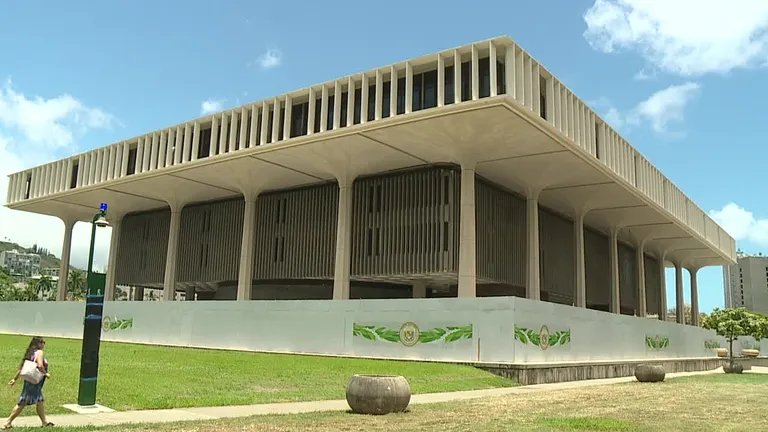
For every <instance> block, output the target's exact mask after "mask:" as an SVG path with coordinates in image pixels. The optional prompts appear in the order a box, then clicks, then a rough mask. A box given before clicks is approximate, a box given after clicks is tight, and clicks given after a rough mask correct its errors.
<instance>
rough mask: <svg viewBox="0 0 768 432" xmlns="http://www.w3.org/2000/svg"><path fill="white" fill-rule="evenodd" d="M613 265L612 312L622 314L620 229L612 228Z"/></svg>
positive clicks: (611, 263)
mask: <svg viewBox="0 0 768 432" xmlns="http://www.w3.org/2000/svg"><path fill="white" fill-rule="evenodd" d="M608 251H609V258H610V265H611V312H613V313H615V314H621V297H620V296H621V293H620V291H619V229H618V227H616V228H612V229H611V239H610V244H609V245H608Z"/></svg>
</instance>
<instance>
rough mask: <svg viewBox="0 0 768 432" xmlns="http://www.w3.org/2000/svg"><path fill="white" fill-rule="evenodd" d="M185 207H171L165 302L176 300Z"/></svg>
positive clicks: (166, 260) (164, 290) (166, 259)
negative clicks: (177, 263)
mask: <svg viewBox="0 0 768 432" xmlns="http://www.w3.org/2000/svg"><path fill="white" fill-rule="evenodd" d="M182 208H183V206H173V205H172V206H171V226H170V228H169V230H168V253H167V254H166V257H165V278H164V281H163V300H166V301H172V300H174V299H175V298H176V261H177V257H178V255H179V230H180V229H181V209H182Z"/></svg>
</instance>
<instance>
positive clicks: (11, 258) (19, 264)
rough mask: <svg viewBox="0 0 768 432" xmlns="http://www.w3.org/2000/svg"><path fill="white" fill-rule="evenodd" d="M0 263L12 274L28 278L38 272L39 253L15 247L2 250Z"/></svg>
mask: <svg viewBox="0 0 768 432" xmlns="http://www.w3.org/2000/svg"><path fill="white" fill-rule="evenodd" d="M0 265H2V266H3V267H4V268H5V269H7V270H8V272H9V273H11V275H13V276H16V277H22V278H29V277H32V276H36V275H39V274H40V255H38V254H33V253H23V252H19V251H17V250H15V249H13V250H8V251H3V252H0Z"/></svg>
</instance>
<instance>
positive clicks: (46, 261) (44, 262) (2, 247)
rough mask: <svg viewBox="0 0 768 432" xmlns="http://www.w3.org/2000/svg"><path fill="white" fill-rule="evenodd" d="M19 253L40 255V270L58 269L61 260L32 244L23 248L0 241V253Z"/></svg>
mask: <svg viewBox="0 0 768 432" xmlns="http://www.w3.org/2000/svg"><path fill="white" fill-rule="evenodd" d="M14 249H16V250H17V251H19V252H21V253H34V254H38V255H40V268H59V263H61V260H60V259H59V258H57V257H56V256H55V255H54V254H52V253H51V252H50V251H49V250H48V249H46V248H44V247H39V246H38V245H36V244H34V245H32V247H31V248H25V247H24V246H21V245H19V244H17V243H12V242H9V241H0V252H3V251H9V250H14Z"/></svg>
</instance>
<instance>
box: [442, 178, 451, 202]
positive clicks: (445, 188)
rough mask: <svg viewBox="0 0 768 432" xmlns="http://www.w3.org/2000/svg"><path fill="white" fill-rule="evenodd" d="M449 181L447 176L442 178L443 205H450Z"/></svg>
mask: <svg viewBox="0 0 768 432" xmlns="http://www.w3.org/2000/svg"><path fill="white" fill-rule="evenodd" d="M450 187H451V179H450V178H448V176H443V204H446V205H447V204H450V193H449V190H450Z"/></svg>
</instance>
